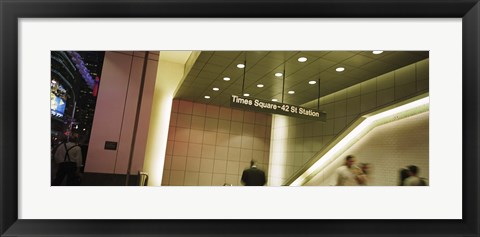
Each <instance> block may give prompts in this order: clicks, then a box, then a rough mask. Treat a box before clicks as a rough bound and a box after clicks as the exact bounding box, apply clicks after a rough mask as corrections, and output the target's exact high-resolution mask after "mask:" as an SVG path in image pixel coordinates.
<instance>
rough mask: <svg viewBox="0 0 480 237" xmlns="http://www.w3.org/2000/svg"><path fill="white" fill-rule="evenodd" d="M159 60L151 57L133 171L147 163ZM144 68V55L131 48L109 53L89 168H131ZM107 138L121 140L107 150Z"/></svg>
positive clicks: (120, 171)
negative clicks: (133, 52)
mask: <svg viewBox="0 0 480 237" xmlns="http://www.w3.org/2000/svg"><path fill="white" fill-rule="evenodd" d="M142 55H143V54H142ZM157 64H158V62H157V61H155V60H152V59H150V60H149V64H148V67H147V75H146V79H145V86H144V87H145V89H144V91H143V96H142V107H141V109H140V116H139V126H138V127H137V137H136V141H135V148H134V157H133V160H132V169H131V173H132V174H135V173H136V172H137V171H140V170H141V169H142V167H143V160H144V154H145V145H146V139H147V133H148V124H149V119H150V112H151V105H152V98H153V89H154V85H155V78H156V69H157ZM142 70H143V57H138V56H135V57H134V56H132V55H131V54H129V53H128V52H121V53H120V52H107V53H106V54H105V62H104V66H103V71H102V80H101V83H100V89H99V96H98V99H97V107H96V111H95V117H94V121H93V127H92V135H91V138H90V144H89V151H88V154H87V162H86V167H85V172H97V173H118V174H125V173H126V172H127V169H128V163H129V159H130V150H131V145H132V138H133V136H134V134H133V132H134V125H135V116H136V112H137V101H138V94H139V91H140V84H141V76H142ZM105 141H115V142H118V145H117V150H115V151H112V150H105V149H104V144H105Z"/></svg>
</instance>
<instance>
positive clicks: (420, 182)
mask: <svg viewBox="0 0 480 237" xmlns="http://www.w3.org/2000/svg"><path fill="white" fill-rule="evenodd" d="M407 168H408V171H409V172H410V177H408V178H406V179H405V182H404V185H405V186H427V185H428V184H427V181H426V180H425V179H424V178H421V177H418V172H419V168H418V167H417V166H415V165H409V166H408V167H407Z"/></svg>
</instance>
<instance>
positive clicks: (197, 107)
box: [162, 100, 271, 186]
mask: <svg viewBox="0 0 480 237" xmlns="http://www.w3.org/2000/svg"><path fill="white" fill-rule="evenodd" d="M270 131H271V115H268V114H263V113H254V112H250V111H243V110H238V109H231V108H225V107H219V106H215V105H206V104H201V103H193V102H190V101H184V100H174V101H173V108H172V114H171V120H170V128H169V131H168V134H169V136H168V143H167V152H166V158H165V166H164V172H163V174H164V175H163V179H162V185H171V186H196V185H201V186H210V185H213V186H219V185H224V184H225V183H227V184H232V185H241V183H240V178H241V174H242V171H243V170H244V169H245V168H248V167H249V166H250V160H252V159H253V160H255V161H257V164H258V167H259V168H261V169H263V170H265V172H266V173H268V159H269V149H270Z"/></svg>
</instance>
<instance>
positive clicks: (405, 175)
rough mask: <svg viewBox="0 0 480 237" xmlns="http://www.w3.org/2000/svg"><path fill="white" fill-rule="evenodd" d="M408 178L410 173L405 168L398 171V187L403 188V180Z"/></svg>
mask: <svg viewBox="0 0 480 237" xmlns="http://www.w3.org/2000/svg"><path fill="white" fill-rule="evenodd" d="M408 177H410V171H409V170H408V169H406V168H402V169H400V182H399V184H398V185H399V186H405V180H406V179H407V178H408Z"/></svg>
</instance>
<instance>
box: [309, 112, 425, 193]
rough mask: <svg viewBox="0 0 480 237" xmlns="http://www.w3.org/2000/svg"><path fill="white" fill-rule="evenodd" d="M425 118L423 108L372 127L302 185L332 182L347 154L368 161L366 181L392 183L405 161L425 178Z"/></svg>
mask: <svg viewBox="0 0 480 237" xmlns="http://www.w3.org/2000/svg"><path fill="white" fill-rule="evenodd" d="M428 122H429V112H424V113H421V114H418V115H414V116H411V117H407V118H404V119H401V120H397V121H394V122H391V123H387V124H383V125H381V126H379V127H376V128H374V129H373V130H372V131H370V132H369V133H368V134H367V135H366V136H364V137H363V138H362V139H361V140H360V141H359V142H357V143H355V144H354V145H353V146H352V147H350V148H349V149H347V150H346V151H345V152H344V153H343V154H342V155H340V156H339V158H338V159H337V160H335V161H333V162H332V163H331V164H330V165H328V166H327V167H326V168H325V169H323V171H322V172H320V173H319V174H317V175H316V176H315V177H314V178H312V179H311V180H310V181H309V182H307V183H306V184H305V185H315V186H317V185H322V186H328V185H334V184H335V178H336V175H335V170H336V169H337V168H338V167H340V166H341V165H343V163H344V159H343V158H344V157H346V156H347V155H354V156H355V157H356V160H357V163H369V164H371V168H372V170H371V173H370V174H369V182H368V185H372V186H395V185H397V184H398V183H399V176H400V174H399V170H400V169H401V168H404V167H406V166H408V165H416V166H418V167H419V176H421V177H424V178H427V179H428V178H429V155H428V154H429V153H428V149H429V146H428V141H429V136H428V133H429V123H428Z"/></svg>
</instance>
